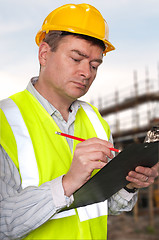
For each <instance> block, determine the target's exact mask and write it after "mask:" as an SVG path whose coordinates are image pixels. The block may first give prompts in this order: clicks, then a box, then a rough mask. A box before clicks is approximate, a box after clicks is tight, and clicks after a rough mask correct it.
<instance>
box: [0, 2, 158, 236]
mask: <svg viewBox="0 0 159 240" xmlns="http://www.w3.org/2000/svg"><path fill="white" fill-rule="evenodd" d="M36 43H37V44H38V45H39V63H40V74H39V77H36V78H33V79H32V80H31V81H30V82H29V85H28V87H27V90H25V91H23V92H21V93H17V94H15V95H13V96H11V97H10V98H8V99H6V100H4V101H2V102H1V108H2V111H1V126H2V127H1V151H0V160H1V172H0V174H1V176H0V177H1V228H0V231H1V235H0V236H1V239H20V238H26V239H106V238H107V236H106V232H107V204H108V209H109V213H110V214H118V213H120V212H122V211H129V210H131V209H132V207H133V206H134V204H135V202H136V199H137V191H136V188H141V187H147V186H149V185H150V184H152V183H153V181H154V178H155V177H156V176H157V165H156V166H155V167H153V168H142V167H138V168H136V171H132V172H130V173H129V176H127V180H128V181H130V183H129V184H128V185H127V188H126V190H125V189H121V190H120V191H119V192H118V193H116V194H115V195H113V196H112V197H111V198H110V199H109V200H108V202H107V201H104V202H102V203H98V204H92V205H89V206H85V207H81V208H77V209H72V210H67V207H68V206H70V205H71V204H72V203H73V201H74V199H73V194H74V192H75V191H76V190H77V189H79V188H80V187H81V186H82V185H83V184H84V183H86V182H87V181H88V180H89V179H90V177H91V176H92V175H93V174H95V172H96V171H98V170H99V169H101V168H102V167H103V166H105V165H106V164H107V162H108V160H109V159H112V158H113V153H112V152H111V151H110V149H109V148H110V147H112V146H113V144H112V137H111V133H110V129H109V126H108V124H107V123H106V122H105V121H104V120H103V119H102V117H101V116H100V114H99V113H98V111H97V109H96V108H94V107H93V106H90V105H89V104H87V103H85V102H82V101H78V100H77V99H78V98H79V97H81V96H83V95H84V94H85V93H86V92H87V91H88V89H89V87H90V86H91V84H92V82H93V81H94V79H95V77H96V74H97V69H98V67H99V65H100V64H101V63H102V59H103V55H105V54H106V52H108V51H111V50H113V49H114V47H113V45H112V44H111V43H110V42H109V41H108V27H107V23H106V22H105V21H104V19H103V17H102V16H101V14H100V13H99V12H98V10H96V9H95V8H94V7H92V6H90V5H88V4H78V5H74V4H68V5H64V6H62V7H60V8H58V9H56V10H54V11H53V12H51V13H50V14H49V16H48V17H47V18H46V19H45V21H44V23H43V26H42V29H41V30H40V31H39V32H38V34H37V36H36ZM56 131H62V132H65V133H69V134H72V135H73V134H74V135H75V136H79V137H82V138H85V139H87V140H86V141H84V142H80V143H79V142H78V141H72V140H70V139H65V138H63V137H60V136H58V135H56V134H55V132H56ZM63 208H66V209H65V210H64V211H62V212H60V210H62V209H63Z"/></svg>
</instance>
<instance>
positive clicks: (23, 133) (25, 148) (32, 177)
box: [1, 98, 39, 188]
mask: <svg viewBox="0 0 159 240" xmlns="http://www.w3.org/2000/svg"><path fill="white" fill-rule="evenodd" d="M1 103H2V104H1V105H2V107H1V108H2V110H3V112H4V114H5V116H6V118H7V120H8V123H9V125H10V127H11V129H12V131H13V134H14V137H15V140H16V143H17V150H18V161H19V168H20V174H21V178H22V188H25V187H28V186H31V185H32V186H38V185H39V173H38V167H37V162H36V158H35V154H34V149H33V145H32V141H31V138H30V135H29V132H28V129H27V127H26V125H25V122H24V120H23V118H22V115H21V113H20V111H19V108H18V107H17V105H16V104H15V103H14V101H13V100H12V99H10V98H8V99H5V100H3V101H2V102H1Z"/></svg>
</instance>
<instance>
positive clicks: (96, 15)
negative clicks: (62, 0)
mask: <svg viewBox="0 0 159 240" xmlns="http://www.w3.org/2000/svg"><path fill="white" fill-rule="evenodd" d="M52 30H58V31H67V32H71V33H77V34H83V35H87V36H90V37H94V38H97V39H99V40H102V41H103V42H104V44H105V46H106V50H105V51H104V52H103V54H106V53H107V52H109V51H111V50H114V49H115V47H114V46H113V45H112V44H111V43H110V42H109V41H108V37H109V29H108V24H107V22H106V21H105V20H104V18H103V17H102V15H101V13H100V12H99V11H98V10H97V9H96V8H95V7H93V6H91V5H89V4H85V3H82V4H66V5H63V6H61V7H59V8H57V9H55V10H54V11H52V12H51V13H50V14H49V15H48V16H47V17H46V18H45V20H44V22H43V25H42V28H41V29H40V30H39V32H38V33H37V35H36V38H35V41H36V43H37V45H38V46H39V44H40V43H41V42H42V40H43V39H44V38H45V34H47V33H48V32H49V31H52Z"/></svg>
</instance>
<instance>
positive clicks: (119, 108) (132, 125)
mask: <svg viewBox="0 0 159 240" xmlns="http://www.w3.org/2000/svg"><path fill="white" fill-rule="evenodd" d="M92 104H94V105H96V106H97V107H98V109H99V111H100V113H101V115H102V116H103V117H104V119H106V121H107V122H108V123H109V125H110V128H111V131H112V134H113V139H114V145H115V147H116V148H119V149H121V150H122V149H124V148H125V147H126V146H127V145H128V144H131V143H133V142H137V143H142V142H144V139H145V137H146V134H147V132H148V131H149V130H150V129H151V128H152V127H154V126H157V125H158V126H159V77H158V80H151V79H150V78H149V76H148V73H147V74H146V79H145V80H144V81H138V78H137V72H136V71H134V84H133V86H129V87H128V88H125V89H120V91H116V92H114V93H113V94H111V95H110V96H106V97H105V98H104V97H103V98H99V99H98V100H97V101H93V102H92ZM145 211H146V213H148V214H149V225H150V226H153V225H154V216H155V214H158V213H159V178H157V179H156V180H155V183H154V184H153V185H152V186H151V187H149V188H146V189H141V190H140V191H139V200H138V203H137V205H136V206H135V208H134V212H133V214H134V218H135V221H136V222H137V219H138V216H139V215H140V214H144V212H145Z"/></svg>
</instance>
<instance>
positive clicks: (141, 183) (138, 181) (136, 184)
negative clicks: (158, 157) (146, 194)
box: [126, 163, 159, 189]
mask: <svg viewBox="0 0 159 240" xmlns="http://www.w3.org/2000/svg"><path fill="white" fill-rule="evenodd" d="M158 171H159V163H157V164H156V165H155V166H153V167H152V168H148V167H141V166H139V167H136V169H135V171H130V172H129V173H128V176H127V177H126V180H127V181H129V182H130V183H129V184H128V185H127V187H128V188H130V189H133V188H145V187H149V186H150V185H151V184H153V183H154V180H155V178H156V177H157V176H158V175H159V174H158Z"/></svg>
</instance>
